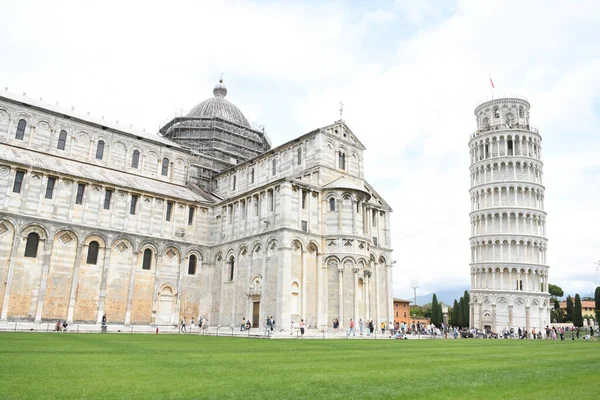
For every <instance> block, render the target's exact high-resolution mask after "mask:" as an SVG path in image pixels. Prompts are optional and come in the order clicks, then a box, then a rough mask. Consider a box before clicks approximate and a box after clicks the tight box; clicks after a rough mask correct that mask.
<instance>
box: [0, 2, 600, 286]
mask: <svg viewBox="0 0 600 400" xmlns="http://www.w3.org/2000/svg"><path fill="white" fill-rule="evenodd" d="M3 8H4V9H6V11H7V12H6V15H11V18H7V19H5V21H4V23H3V24H2V25H1V26H0V53H1V54H3V62H2V63H0V77H2V79H3V82H0V83H1V84H2V86H5V85H6V86H10V87H11V88H13V89H14V91H18V92H20V91H27V92H28V93H31V94H32V95H34V96H44V99H48V100H51V101H60V102H61V104H64V105H71V104H75V106H76V107H77V108H79V109H81V108H84V109H85V110H86V111H87V110H90V111H92V113H93V114H95V115H105V116H106V118H109V119H114V120H116V119H119V120H121V121H122V122H123V123H127V124H129V123H134V125H137V126H145V127H146V128H148V129H150V128H157V127H158V125H159V123H160V122H162V121H164V119H165V118H166V117H168V116H169V115H171V114H172V113H173V112H174V111H175V110H183V111H184V112H186V111H187V110H188V109H190V108H191V107H193V106H194V105H195V104H196V103H198V102H199V101H201V100H203V99H205V98H207V97H209V96H210V95H211V92H210V90H211V89H212V86H213V85H214V83H215V81H216V79H217V78H218V76H219V74H220V73H221V72H223V73H224V74H225V81H226V84H227V86H228V88H229V95H228V98H229V99H231V100H232V101H234V103H236V104H237V105H238V107H240V109H242V110H243V111H244V112H245V113H246V114H247V116H248V117H249V119H250V120H253V121H257V122H259V123H264V124H266V125H267V128H268V131H269V133H270V134H271V136H272V138H273V141H274V143H275V144H279V143H282V142H284V141H287V140H291V139H292V138H294V137H295V136H297V135H299V134H302V133H305V132H308V131H310V130H312V129H315V128H316V127H319V126H323V125H326V124H329V123H331V122H332V121H333V120H335V119H337V118H338V102H339V101H340V100H342V101H343V102H344V104H345V112H344V118H345V119H346V121H347V122H348V124H349V125H350V127H351V129H352V130H353V131H354V132H355V133H356V134H357V135H358V137H359V138H360V139H361V140H362V141H363V142H364V143H365V145H366V146H367V151H366V153H365V158H366V164H365V165H366V177H367V179H368V180H369V181H370V182H371V183H372V184H373V185H374V186H375V187H376V189H377V190H378V191H379V192H380V193H381V194H382V195H383V196H384V197H385V199H386V200H387V201H388V202H389V203H390V204H391V205H392V207H393V208H394V213H393V216H392V224H393V225H392V233H393V237H392V240H393V246H394V248H395V252H394V258H395V259H396V260H397V261H398V263H397V264H396V267H395V268H394V276H395V280H396V282H395V289H396V290H397V293H398V294H400V295H402V296H411V295H412V292H411V291H410V288H409V287H408V286H409V285H408V282H409V279H411V278H416V279H418V280H419V281H420V286H421V288H420V289H419V292H420V293H425V292H428V291H435V290H442V289H444V288H450V287H455V286H460V285H463V286H464V287H468V285H469V281H470V277H469V267H468V264H469V255H470V252H469V242H468V236H469V232H470V229H469V217H468V213H469V203H468V202H469V200H468V199H469V195H468V190H469V175H468V148H467V144H468V138H469V135H470V134H471V133H472V132H473V131H474V130H475V120H474V117H473V114H472V113H473V109H474V105H475V103H476V102H477V101H479V100H481V99H483V98H485V97H486V96H488V95H489V83H488V74H491V75H492V77H493V78H494V82H495V83H496V87H497V90H498V92H513V93H515V92H516V93H520V94H523V95H526V96H528V98H529V99H530V101H531V104H532V116H533V117H532V118H533V123H534V124H537V125H539V127H540V129H541V133H542V136H543V140H544V141H543V145H544V161H545V175H544V179H545V184H546V187H547V191H546V193H547V195H546V205H547V211H548V213H549V214H548V236H549V239H550V241H549V254H548V256H549V264H550V266H551V272H550V274H551V275H550V280H551V282H552V283H556V284H559V285H561V286H563V288H565V289H566V290H567V291H571V292H574V291H576V290H577V291H581V292H582V293H585V292H586V291H591V290H592V287H593V284H594V282H593V281H594V279H595V266H594V265H593V264H592V261H594V260H598V259H600V254H598V253H597V251H598V250H597V249H598V248H600V235H598V227H597V221H600V214H599V212H598V210H597V204H598V199H600V187H599V185H598V183H599V176H600V170H599V168H600V166H599V165H598V157H597V156H596V155H595V154H597V153H598V146H599V145H600V143H599V141H598V139H597V134H596V132H597V126H598V122H599V121H598V119H599V111H598V109H597V108H596V109H594V108H593V104H594V102H596V103H595V104H597V102H598V100H597V99H598V95H597V94H598V93H600V81H598V79H597V71H599V70H600V41H599V40H598V39H597V38H598V37H600V28H599V27H598V24H597V21H598V20H600V11H599V8H598V5H597V3H596V2H593V1H588V2H581V3H578V6H577V7H572V6H570V5H568V4H565V3H564V2H559V1H550V2H537V1H534V2H522V1H516V0H507V1H502V2H481V1H475V0H465V1H459V2H458V3H456V4H454V3H448V2H433V1H426V2H407V1H399V2H390V3H389V5H388V6H385V5H381V6H380V7H379V8H376V9H374V10H372V11H367V12H363V11H358V10H353V9H351V8H348V7H340V5H339V4H338V3H323V4H318V5H310V6H301V5H298V4H287V3H274V2H271V3H260V2H250V1H241V2H224V3H218V4H216V3H215V4H213V3H207V2H206V3H205V2H200V3H199V2H192V1H184V2H172V3H169V5H168V7H167V6H164V5H162V3H161V5H157V4H155V3H151V2H150V3H148V2H144V3H141V2H139V3H138V2H116V1H107V2H102V3H98V4H95V3H94V4H92V3H90V4H87V3H85V4H82V3H80V2H75V1H66V0H65V1H60V2H53V3H52V4H49V3H46V2H37V3H32V2H11V3H7V5H5V6H3ZM400 21H406V22H408V24H404V23H401V22H400ZM381 25H385V29H383V30H382V29H381ZM25 28H26V29H25ZM17 32H18V33H17ZM390 49H391V50H390ZM375 50H377V51H375ZM596 107H597V106H596ZM274 110H276V111H274Z"/></svg>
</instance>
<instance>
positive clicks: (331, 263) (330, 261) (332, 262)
mask: <svg viewBox="0 0 600 400" xmlns="http://www.w3.org/2000/svg"><path fill="white" fill-rule="evenodd" d="M325 265H327V266H328V267H337V266H339V265H341V263H340V258H339V257H338V256H333V255H332V256H328V257H327V258H325Z"/></svg>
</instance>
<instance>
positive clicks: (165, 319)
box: [156, 287, 173, 325]
mask: <svg viewBox="0 0 600 400" xmlns="http://www.w3.org/2000/svg"><path fill="white" fill-rule="evenodd" d="M172 323H173V292H172V291H171V289H170V288H168V287H166V288H164V289H163V290H162V292H161V293H160V298H159V299H158V315H157V316H156V324H157V325H170V324H172Z"/></svg>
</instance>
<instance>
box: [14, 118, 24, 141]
mask: <svg viewBox="0 0 600 400" xmlns="http://www.w3.org/2000/svg"><path fill="white" fill-rule="evenodd" d="M26 126H27V121H25V120H24V119H20V120H19V123H18V124H17V132H16V134H15V139H19V140H23V137H24V136H25V127H26Z"/></svg>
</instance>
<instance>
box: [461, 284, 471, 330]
mask: <svg viewBox="0 0 600 400" xmlns="http://www.w3.org/2000/svg"><path fill="white" fill-rule="evenodd" d="M463 298H464V299H465V304H464V308H463V310H462V312H463V326H464V327H465V328H470V327H469V321H470V320H469V308H470V306H469V303H470V302H471V296H470V295H469V291H468V290H465V294H464V295H463Z"/></svg>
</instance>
